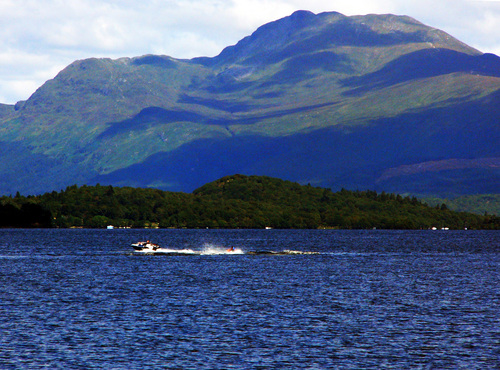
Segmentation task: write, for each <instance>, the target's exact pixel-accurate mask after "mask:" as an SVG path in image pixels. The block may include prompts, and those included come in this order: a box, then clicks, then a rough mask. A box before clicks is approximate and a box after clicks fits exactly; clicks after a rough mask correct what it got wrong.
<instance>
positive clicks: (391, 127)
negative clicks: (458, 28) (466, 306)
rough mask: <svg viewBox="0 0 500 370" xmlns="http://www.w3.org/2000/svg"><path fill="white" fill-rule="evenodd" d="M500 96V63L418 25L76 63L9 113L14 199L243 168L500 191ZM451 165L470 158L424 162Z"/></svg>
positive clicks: (357, 183) (351, 22) (307, 16)
mask: <svg viewBox="0 0 500 370" xmlns="http://www.w3.org/2000/svg"><path fill="white" fill-rule="evenodd" d="M499 91H500V58H498V57H497V56H495V55H492V54H482V53H481V52H479V51H477V50H475V49H473V48H471V47H469V46H467V45H465V44H463V43H462V42H460V41H458V40H456V39H454V38H453V37H451V36H450V35H448V34H446V33H444V32H442V31H440V30H437V29H434V28H431V27H428V26H426V25H423V24H422V23H420V22H418V21H416V20H414V19H412V18H410V17H406V16H395V15H367V16H354V17H347V16H344V15H342V14H339V13H335V12H333V13H321V14H313V13H311V12H307V11H299V12H295V13H294V14H292V15H291V16H289V17H285V18H283V19H279V20H277V21H274V22H271V23H269V24H266V25H263V26H262V27H260V28H258V29H257V30H256V31H255V32H254V33H253V34H251V35H250V36H248V37H245V38H244V39H242V40H241V41H240V42H238V43H237V44H236V45H233V46H229V47H227V48H226V49H224V50H223V51H222V52H221V53H220V54H219V55H218V56H216V57H214V58H194V59H192V60H181V59H175V58H171V57H168V56H157V55H146V56H142V57H135V58H121V59H118V60H111V59H95V58H92V59H86V60H81V61H76V62H74V63H72V64H71V65H69V66H68V67H67V68H65V69H64V70H63V71H61V72H60V73H59V74H58V75H57V76H56V77H55V78H54V79H53V80H50V81H47V82H46V83H45V84H44V85H43V86H41V87H40V88H39V89H38V90H37V91H36V92H35V93H34V94H33V95H32V96H31V97H30V98H29V99H28V100H27V101H26V102H20V103H18V104H16V106H15V107H13V106H6V105H2V106H0V124H1V126H0V127H1V130H0V141H1V142H2V143H3V144H4V146H3V149H2V150H0V159H1V161H0V163H2V165H1V166H0V173H1V174H2V177H1V179H0V193H13V192H15V191H17V190H19V191H21V192H23V193H38V192H44V191H50V190H53V189H59V188H61V187H64V186H67V185H70V184H73V183H75V182H77V183H79V184H84V183H89V184H91V183H95V182H101V183H106V184H116V185H133V186H135V185H136V186H142V187H158V188H161V189H165V190H182V191H191V190H193V189H194V188H196V187H197V186H200V185H201V184H204V183H206V182H208V181H212V180H215V179H217V178H220V177H223V176H226V175H229V174H233V173H243V174H248V175H254V174H255V175H268V176H274V177H281V178H284V179H288V180H293V181H299V182H300V183H312V184H315V185H318V186H327V187H331V188H333V189H339V188H341V187H344V188H351V189H354V188H363V189H365V188H371V189H377V190H388V191H394V192H401V193H405V192H411V193H418V194H423V193H428V194H436V195H441V196H448V195H450V194H469V193H476V192H480V191H483V190H488V192H492V191H491V189H492V188H494V187H495V185H496V184H497V179H498V178H499V176H500V173H499V171H500V170H499V168H500V167H499V165H498V158H500V149H499V148H498V145H497V143H498V142H499V139H500V137H499V130H498V122H499V117H500V112H499V108H498V107H499V106H500V101H499V96H500V94H499ZM448 160H453V161H458V162H460V161H463V162H464V163H468V164H467V166H465V164H464V165H463V166H458V167H457V166H455V167H453V168H448V167H447V166H443V168H442V171H440V170H433V171H429V170H426V169H428V168H429V167H427V166H425V165H422V166H420V167H419V165H420V164H425V163H429V162H433V161H448ZM441 163H446V162H441ZM484 163H490V164H491V165H488V166H485V165H484ZM492 163H493V164H492ZM404 166H413V168H414V169H415V168H421V170H419V171H416V170H413V171H411V174H409V173H408V172H405V171H402V170H398V169H401V168H408V167H404ZM388 171H389V172H388ZM388 173H390V174H391V176H388V175H387V174H388ZM493 192H497V191H493Z"/></svg>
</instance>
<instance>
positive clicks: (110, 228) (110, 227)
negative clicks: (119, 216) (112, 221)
mask: <svg viewBox="0 0 500 370" xmlns="http://www.w3.org/2000/svg"><path fill="white" fill-rule="evenodd" d="M114 228H115V227H114V226H113V225H108V227H107V229H108V230H113V229H114Z"/></svg>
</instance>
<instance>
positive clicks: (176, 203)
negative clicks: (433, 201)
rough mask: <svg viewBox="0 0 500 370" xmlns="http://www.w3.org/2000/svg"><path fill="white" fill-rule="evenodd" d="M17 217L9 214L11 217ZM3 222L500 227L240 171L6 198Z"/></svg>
mask: <svg viewBox="0 0 500 370" xmlns="http://www.w3.org/2000/svg"><path fill="white" fill-rule="evenodd" d="M14 213H16V214H18V215H19V216H18V217H12V214H14ZM0 225H1V226H3V227H91V228H103V227H106V226H107V225H114V226H115V227H161V228H169V227H173V228H206V227H208V228H264V227H272V228H343V229H351V228H357V229H359V228H361V229H365V228H370V229H371V228H384V229H429V228H432V227H437V228H442V227H449V228H451V229H464V228H469V229H498V228H500V218H498V217H496V216H480V215H474V214H470V213H457V212H453V211H450V210H448V209H447V207H446V206H444V205H438V206H436V207H430V206H428V205H426V204H424V203H422V202H420V201H419V200H418V199H417V198H415V197H402V196H400V195H396V194H388V193H384V192H382V193H376V192H374V191H347V190H341V191H339V192H333V191H331V190H329V189H324V188H318V187H313V186H310V185H306V186H303V185H299V184H298V183H295V182H290V181H283V180H279V179H276V178H270V177H262V176H242V175H235V176H229V177H224V178H222V179H220V180H217V181H215V182H212V183H209V184H206V185H204V186H202V187H201V188H199V189H197V190H195V191H194V192H193V193H191V194H187V193H180V192H165V191H161V190H157V189H135V188H129V187H123V188H119V187H112V186H100V185H97V186H82V187H78V186H76V185H74V186H70V187H68V188H66V189H65V190H64V191H60V192H56V191H54V192H51V193H46V194H43V195H41V196H28V197H24V196H21V195H19V194H18V195H16V196H15V197H3V198H1V206H0Z"/></svg>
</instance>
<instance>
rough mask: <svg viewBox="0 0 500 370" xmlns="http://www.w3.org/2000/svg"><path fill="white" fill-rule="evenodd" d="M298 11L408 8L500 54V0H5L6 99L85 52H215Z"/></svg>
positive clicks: (2, 70)
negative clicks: (259, 28)
mask: <svg viewBox="0 0 500 370" xmlns="http://www.w3.org/2000/svg"><path fill="white" fill-rule="evenodd" d="M296 10H310V11H312V12H314V13H321V12H329V11H337V12H340V13H343V14H345V15H362V14H371V13H375V14H387V13H392V14H397V15H408V16H411V17H413V18H415V19H417V20H418V21H420V22H422V23H424V24H426V25H428V26H431V27H435V28H439V29H441V30H443V31H445V32H447V33H449V34H451V35H452V36H454V37H456V38H457V39H459V40H460V41H463V42H465V43H466V44H468V45H470V46H472V47H474V48H476V49H478V50H480V51H482V52H488V53H494V54H497V55H500V0H489V1H484V0H483V1H478V0H418V1H412V0H347V1H346V0H339V1H337V0H140V1H137V0H0V43H1V47H0V103H6V104H14V103H16V102H17V101H19V100H26V99H28V98H29V97H30V96H31V94H33V93H34V92H35V90H36V89H37V88H38V87H40V86H41V85H42V84H43V83H44V82H45V81H47V80H49V79H51V78H54V77H55V76H56V75H57V73H58V72H59V71H61V70H62V69H64V68H65V67H66V66H67V65H69V64H70V63H72V62H73V61H75V60H79V59H85V58H90V57H105V58H113V59H116V58H120V57H134V56H140V55H145V54H163V55H169V56H171V57H174V58H193V57H197V56H210V57H211V56H215V55H218V54H219V53H220V52H221V51H222V49H223V48H224V47H226V46H230V45H234V44H236V43H237V42H238V41H239V40H240V39H242V38H243V37H245V36H248V35H250V34H251V33H252V32H253V31H255V29H257V28H258V27H259V26H261V25H263V24H265V23H268V22H271V21H273V20H276V19H279V18H282V17H285V16H287V15H290V14H292V13H293V12H294V11H296Z"/></svg>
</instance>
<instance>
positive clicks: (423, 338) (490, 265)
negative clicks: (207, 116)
mask: <svg viewBox="0 0 500 370" xmlns="http://www.w3.org/2000/svg"><path fill="white" fill-rule="evenodd" d="M144 239H151V240H152V241H155V242H157V243H159V244H160V245H161V246H162V247H166V248H167V247H168V248H169V249H178V250H192V251H195V252H199V254H191V255H186V254H179V255H176V254H168V255H148V254H141V253H135V252H133V250H132V248H131V247H130V244H131V243H132V242H136V241H138V240H144ZM230 246H235V247H236V248H237V249H238V250H241V251H242V253H241V254H227V253H225V252H224V251H225V249H226V248H228V247H230ZM284 250H294V251H306V252H318V254H305V255H297V254H292V255H249V254H246V252H251V251H275V252H280V251H284ZM204 251H210V252H211V253H208V254H205V253H203V252H204ZM218 252H220V253H218ZM0 283H1V284H0V368H1V369H38V368H47V369H59V368H60V369H139V368H140V369H159V368H172V369H270V368H271V369H272V368H275V369H301V368H304V369H305V368H307V369H328V368H339V369H344V368H395V369H402V368H417V369H418V368H422V369H444V368H446V369H493V368H500V232H498V231H490V232H486V231H484V232H480V231H379V230H373V231H336V230H305V231H303V230H218V231H217V230H0Z"/></svg>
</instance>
